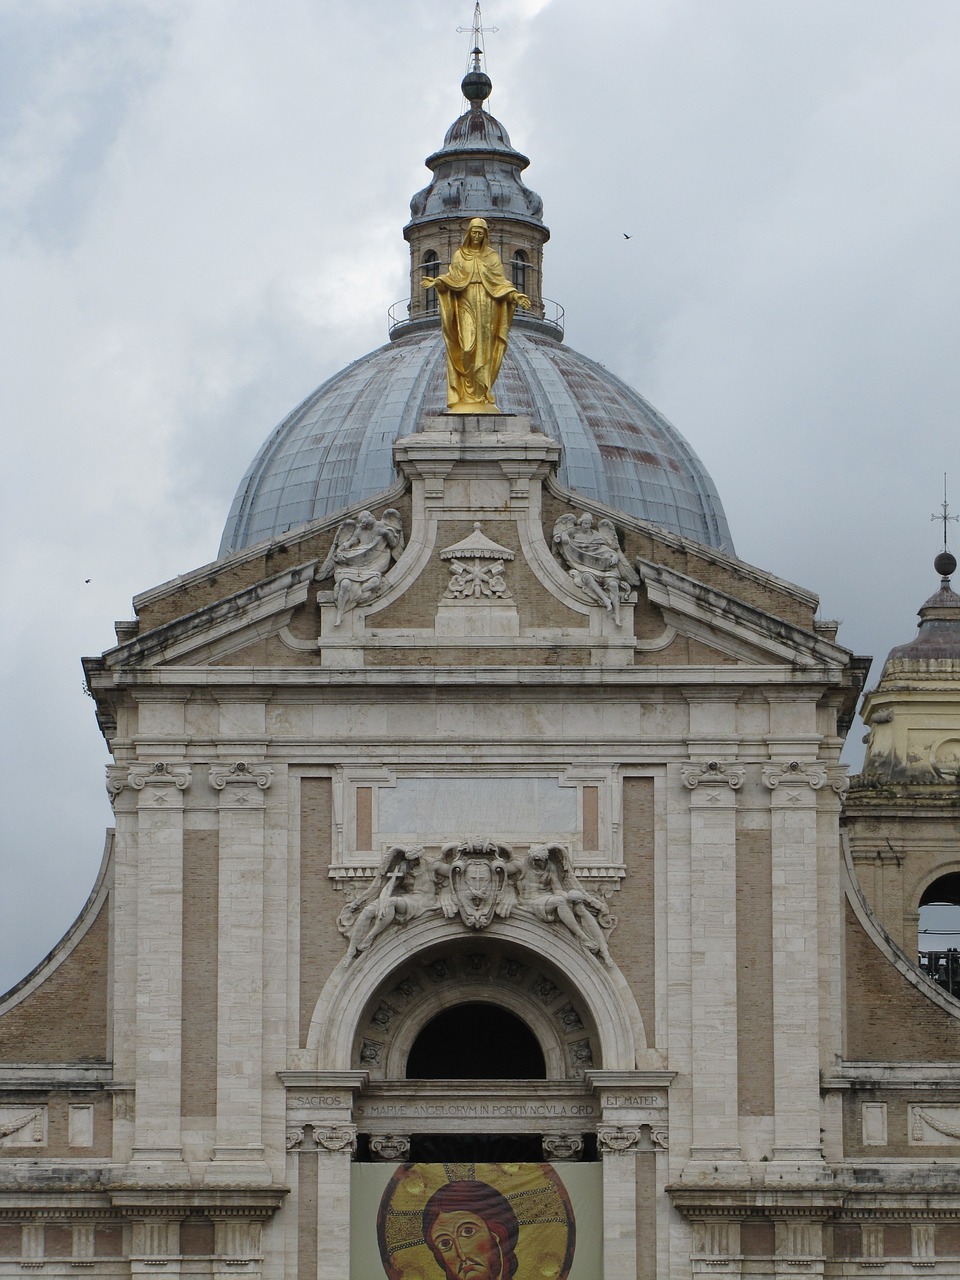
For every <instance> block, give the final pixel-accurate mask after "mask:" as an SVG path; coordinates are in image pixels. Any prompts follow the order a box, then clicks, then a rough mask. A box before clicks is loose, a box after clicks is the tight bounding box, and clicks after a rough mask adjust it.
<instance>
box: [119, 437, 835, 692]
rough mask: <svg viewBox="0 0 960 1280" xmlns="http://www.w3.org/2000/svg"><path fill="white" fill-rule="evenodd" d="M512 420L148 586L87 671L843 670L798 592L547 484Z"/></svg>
mask: <svg viewBox="0 0 960 1280" xmlns="http://www.w3.org/2000/svg"><path fill="white" fill-rule="evenodd" d="M521 428H522V429H519V430H514V431H513V432H512V434H508V433H505V432H504V433H501V434H499V435H491V433H490V432H489V430H487V432H486V433H485V434H483V435H479V436H478V437H477V438H476V439H473V440H467V441H461V440H457V439H456V438H454V437H452V436H451V434H450V432H449V430H446V429H445V432H444V433H439V432H437V433H435V434H434V435H432V436H431V435H430V433H424V436H423V437H419V436H418V437H411V438H409V439H408V440H407V441H401V442H399V444H398V454H399V456H400V462H401V466H402V467H403V470H404V472H405V478H404V481H402V482H400V483H398V484H397V485H396V486H394V488H393V489H392V490H390V491H388V492H387V493H384V494H383V495H381V497H380V499H379V501H374V502H372V503H371V504H370V510H369V512H356V513H341V514H339V515H337V516H334V517H332V518H329V519H327V520H324V521H319V522H316V523H315V524H313V525H308V526H304V528H302V529H300V530H297V531H294V532H292V533H291V534H288V535H286V536H285V537H283V538H280V539H274V540H273V541H271V542H269V543H265V544H262V545H261V546H259V547H255V548H252V549H250V550H249V551H246V552H243V553H240V554H238V555H234V556H230V557H227V558H225V559H224V560H221V561H217V562H215V563H214V564H211V565H208V566H205V567H203V568H202V569H199V570H196V571H194V572H193V573H192V574H188V575H185V576H183V577H181V578H178V579H176V580H174V581H173V582H171V583H167V584H164V585H163V586H161V587H158V588H155V589H154V590H153V591H150V592H146V593H144V594H143V595H142V596H139V597H138V598H137V600H136V601H135V605H136V608H137V613H138V620H137V622H136V623H135V624H121V625H119V626H118V638H119V639H120V640H121V644H120V645H119V646H118V647H117V648H116V649H113V650H111V651H109V652H108V653H107V654H105V655H104V657H103V659H102V660H100V662H99V664H98V665H100V666H101V667H102V668H103V669H107V670H113V671H119V670H123V669H130V668H138V669H141V670H142V669H149V668H156V667H167V666H177V667H192V666H220V665H225V666H249V667H258V668H265V669H276V668H301V669H302V668H305V667H319V668H321V669H323V668H329V669H337V670H345V671H346V670H350V669H361V668H368V667H376V668H385V667H409V666H417V667H423V666H436V667H463V666H476V667H537V666H560V667H582V668H587V669H590V670H593V671H595V670H597V669H609V668H619V669H623V668H629V667H637V668H653V667H656V668H657V669H658V671H659V672H661V673H662V672H663V671H664V670H666V669H675V670H678V671H681V670H683V669H691V670H692V669H696V670H698V671H699V670H700V669H703V668H705V667H709V666H714V665H715V666H727V667H729V666H736V667H742V666H760V667H769V666H781V667H782V666H785V665H786V666H789V667H790V668H791V669H793V670H795V671H796V670H801V671H802V670H807V671H813V670H814V669H817V668H823V667H831V668H836V667H842V666H845V665H846V663H847V660H848V655H847V654H846V651H845V650H843V649H841V648H839V647H838V646H837V645H836V644H835V643H834V642H833V631H832V630H831V629H830V628H828V627H824V628H818V626H817V624H816V623H815V622H814V612H815V608H816V598H815V597H814V596H812V595H811V594H810V593H809V592H805V591H803V590H801V589H800V588H796V587H793V586H791V585H790V584H788V583H784V582H782V581H781V580H780V579H777V578H776V577H774V576H773V575H770V574H766V573H764V572H763V571H761V570H758V569H755V568H753V567H752V566H749V565H746V564H745V563H743V562H742V561H738V560H736V559H735V558H734V557H732V556H729V555H725V554H724V553H723V552H719V551H714V550H712V549H709V548H706V547H702V546H699V545H698V544H694V543H690V542H689V541H688V540H684V539H682V538H679V537H677V536H676V535H671V534H668V533H666V532H665V531H663V530H660V529H658V528H656V526H653V525H649V524H646V523H644V522H643V521H639V520H636V519H633V518H630V517H626V516H623V515H622V514H620V513H617V512H615V511H612V510H609V509H607V508H604V507H602V506H600V505H599V504H597V503H586V502H584V501H582V500H581V499H580V498H579V497H578V495H576V494H575V493H573V492H572V491H569V490H565V489H562V488H561V487H560V486H559V485H557V483H556V481H555V480H554V479H553V475H552V472H553V468H554V466H555V460H556V454H557V447H556V445H554V444H553V442H552V441H549V440H547V438H546V437H544V436H540V435H538V434H537V433H536V432H531V431H529V429H528V428H523V427H522V424H521ZM568 535H569V536H568Z"/></svg>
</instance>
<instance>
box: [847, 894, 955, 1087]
mask: <svg viewBox="0 0 960 1280" xmlns="http://www.w3.org/2000/svg"><path fill="white" fill-rule="evenodd" d="M846 1057H847V1058H849V1059H851V1060H852V1061H855V1062H883V1061H885V1060H887V1059H893V1060H895V1061H899V1062H904V1061H908V1062H912V1061H918V1062H919V1061H924V1060H933V1061H934V1062H937V1061H940V1062H942V1061H945V1060H947V1061H949V1060H950V1059H956V1058H957V1057H960V1021H958V1020H957V1019H956V1018H952V1017H951V1016H950V1015H949V1014H948V1013H946V1012H945V1011H944V1010H943V1009H941V1008H940V1007H939V1006H938V1005H936V1004H934V1003H933V1001H932V1000H926V999H925V998H924V997H923V995H922V994H921V993H920V992H919V991H917V990H916V988H915V987H913V986H912V985H911V984H910V983H909V982H908V981H907V979H906V978H904V977H903V976H902V974H900V973H899V972H898V971H897V970H896V969H895V968H894V967H893V965H891V964H890V963H889V961H888V960H887V959H886V957H885V956H884V955H883V954H882V952H880V951H878V950H877V948H876V947H875V946H874V945H873V943H872V942H871V941H870V939H869V938H868V937H867V935H866V934H865V933H864V932H863V929H862V928H861V927H860V923H859V921H858V920H857V918H856V916H855V915H854V914H853V910H852V908H851V907H850V905H849V904H847V905H846Z"/></svg>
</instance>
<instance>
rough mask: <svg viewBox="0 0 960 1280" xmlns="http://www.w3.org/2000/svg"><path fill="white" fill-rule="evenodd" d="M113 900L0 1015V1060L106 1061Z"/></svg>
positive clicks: (108, 900) (107, 901)
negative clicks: (69, 948) (59, 960)
mask: <svg viewBox="0 0 960 1280" xmlns="http://www.w3.org/2000/svg"><path fill="white" fill-rule="evenodd" d="M109 904H110V899H109V897H107V899H106V900H105V901H104V903H103V905H102V906H101V908H100V911H99V913H98V915H97V918H96V920H95V921H94V923H93V924H92V925H91V926H90V928H89V929H88V930H87V932H86V933H85V934H84V936H83V937H82V938H81V939H80V941H79V942H78V943H77V945H76V946H75V947H74V949H73V951H72V952H71V953H70V954H69V955H68V956H67V958H66V959H65V960H64V961H63V962H62V963H61V964H59V965H58V966H57V968H55V969H54V970H53V971H52V973H51V974H50V975H49V977H47V978H46V980H45V981H44V982H42V983H41V984H40V986H39V987H37V989H36V990H35V991H32V992H31V993H30V995H28V996H27V997H26V998H25V999H23V1000H21V1002H20V1003H19V1004H18V1005H15V1006H14V1007H13V1008H12V1009H11V1010H10V1011H9V1012H8V1013H5V1014H4V1015H3V1016H2V1017H0V1062H105V1061H106V1058H107V984H108V981H109V973H108V948H107V943H108V929H109V917H110V911H109Z"/></svg>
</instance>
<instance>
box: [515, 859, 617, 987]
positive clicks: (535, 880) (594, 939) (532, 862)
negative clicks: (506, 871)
mask: <svg viewBox="0 0 960 1280" xmlns="http://www.w3.org/2000/svg"><path fill="white" fill-rule="evenodd" d="M518 905H519V906H520V907H522V908H525V909H526V910H528V911H530V912H531V914H532V915H534V916H536V917H537V919H538V920H543V921H545V922H546V923H548V924H552V923H554V922H555V921H559V922H560V923H561V924H562V925H564V926H565V927H566V928H567V929H569V931H570V932H571V933H572V934H573V936H574V937H575V938H576V939H577V941H578V942H579V943H580V945H581V946H582V947H583V948H584V950H585V951H589V952H590V954H591V955H594V956H596V957H597V959H598V960H600V961H601V963H603V964H605V965H611V964H612V963H613V961H612V960H611V958H610V951H609V949H608V948H607V939H606V937H605V935H604V929H612V928H613V926H614V925H615V924H616V920H615V919H614V917H613V916H612V915H611V914H610V912H609V909H608V908H607V904H606V902H604V900H603V899H602V898H598V897H595V896H594V895H593V894H592V893H587V891H586V890H585V889H584V888H583V886H582V885H581V884H580V881H579V880H578V879H577V876H576V873H575V872H574V869H573V863H572V862H571V860H570V855H569V853H568V852H567V850H566V849H565V848H564V847H563V845H560V844H535V845H531V846H530V851H529V853H528V854H527V857H526V862H525V866H524V870H523V875H522V877H521V879H520V885H519V900H518Z"/></svg>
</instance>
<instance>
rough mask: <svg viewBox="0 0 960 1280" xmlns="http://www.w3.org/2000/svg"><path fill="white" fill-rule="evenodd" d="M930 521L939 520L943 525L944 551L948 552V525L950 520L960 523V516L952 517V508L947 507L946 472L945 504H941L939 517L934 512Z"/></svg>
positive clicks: (945, 476)
mask: <svg viewBox="0 0 960 1280" xmlns="http://www.w3.org/2000/svg"><path fill="white" fill-rule="evenodd" d="M930 519H931V520H939V521H940V522H941V523H942V525H943V549H944V551H946V550H947V523H948V521H950V520H956V521H958V522H960V515H958V516H952V515H951V514H950V508H949V506H948V505H947V473H946V472H944V473H943V502H941V504H940V514H939V515H938V514H937V513H936V511H934V512H933V514H932V515H931V517H930Z"/></svg>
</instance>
